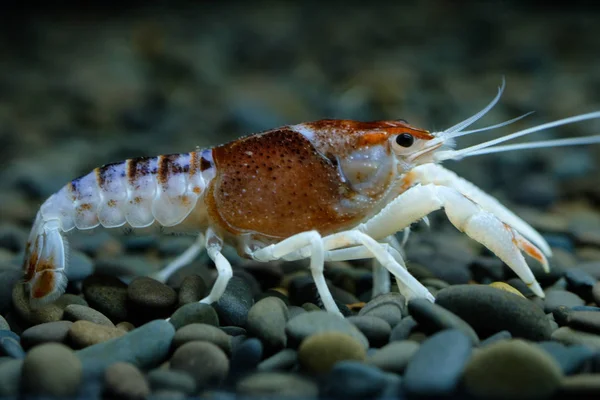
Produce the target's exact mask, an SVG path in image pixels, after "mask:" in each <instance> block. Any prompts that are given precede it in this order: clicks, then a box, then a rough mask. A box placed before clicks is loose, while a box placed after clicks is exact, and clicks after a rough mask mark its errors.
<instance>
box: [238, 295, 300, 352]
mask: <svg viewBox="0 0 600 400" xmlns="http://www.w3.org/2000/svg"><path fill="white" fill-rule="evenodd" d="M288 316H289V313H288V309H287V306H286V305H285V303H284V302H283V301H282V300H281V299H279V298H277V297H272V296H271V297H266V298H264V299H262V300H259V301H258V302H256V304H254V305H253V306H252V308H250V311H249V312H248V320H247V324H246V328H247V330H248V333H249V334H250V335H253V336H256V337H257V338H259V339H260V340H261V341H262V343H263V344H264V346H265V348H266V349H267V350H268V352H269V353H274V352H276V351H278V350H280V349H282V348H284V347H285V346H286V345H287V336H286V334H285V325H286V323H287V321H288Z"/></svg>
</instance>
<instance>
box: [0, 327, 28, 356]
mask: <svg viewBox="0 0 600 400" xmlns="http://www.w3.org/2000/svg"><path fill="white" fill-rule="evenodd" d="M0 356H2V357H3V356H7V357H11V358H18V359H21V358H23V357H25V351H24V350H23V348H22V347H21V343H20V339H19V335H17V334H16V333H14V332H13V331H7V330H4V331H0Z"/></svg>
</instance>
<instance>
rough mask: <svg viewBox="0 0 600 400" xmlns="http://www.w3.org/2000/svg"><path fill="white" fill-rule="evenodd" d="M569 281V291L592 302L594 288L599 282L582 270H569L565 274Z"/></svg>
mask: <svg viewBox="0 0 600 400" xmlns="http://www.w3.org/2000/svg"><path fill="white" fill-rule="evenodd" d="M565 279H566V280H567V289H568V290H569V291H571V292H573V293H575V294H577V295H579V296H580V297H582V298H583V299H584V300H586V301H592V288H593V287H594V285H595V284H596V282H598V279H596V278H594V277H593V276H592V275H590V274H589V273H588V272H586V271H585V270H583V269H580V268H569V269H567V272H565Z"/></svg>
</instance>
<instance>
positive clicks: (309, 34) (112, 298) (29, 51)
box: [0, 1, 600, 400]
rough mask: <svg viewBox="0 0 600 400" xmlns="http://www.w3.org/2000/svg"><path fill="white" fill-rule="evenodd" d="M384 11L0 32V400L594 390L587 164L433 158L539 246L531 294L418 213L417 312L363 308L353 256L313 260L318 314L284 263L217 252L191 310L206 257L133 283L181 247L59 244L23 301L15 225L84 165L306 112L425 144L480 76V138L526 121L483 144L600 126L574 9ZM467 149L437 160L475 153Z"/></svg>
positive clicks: (414, 257) (593, 178) (366, 285)
mask: <svg viewBox="0 0 600 400" xmlns="http://www.w3.org/2000/svg"><path fill="white" fill-rule="evenodd" d="M387 3H388V2H386V4H385V5H384V4H383V2H382V4H381V5H377V6H375V5H369V4H366V3H363V4H361V3H356V4H348V5H346V6H344V7H343V8H340V7H341V6H334V5H333V4H331V5H329V4H328V5H320V6H317V4H315V3H312V2H306V3H297V4H295V5H292V4H288V5H284V3H283V2H282V3H264V4H259V3H257V4H256V5H254V6H252V7H250V6H247V7H245V6H243V5H240V4H234V3H231V4H227V5H226V4H223V5H218V6H214V7H208V6H204V5H195V6H194V5H190V4H187V3H186V4H183V3H182V4H180V5H179V6H177V5H176V4H178V3H174V5H173V6H172V7H171V8H165V7H166V6H159V5H157V4H149V5H147V6H142V5H138V4H132V3H130V2H125V4H124V5H123V6H121V7H120V8H119V9H118V10H108V9H103V8H102V7H100V8H99V9H97V10H95V11H90V10H87V11H86V10H82V9H77V8H75V6H73V7H74V8H73V9H71V10H67V9H66V8H63V9H62V10H61V11H56V10H51V9H49V8H41V9H39V10H37V11H30V12H29V11H27V12H26V11H23V10H22V12H20V13H16V14H15V15H14V19H12V20H10V21H8V20H7V18H6V16H5V15H2V16H0V22H3V24H2V27H1V30H0V32H1V33H2V35H0V49H2V53H3V63H0V93H1V95H0V159H2V161H3V162H2V168H1V170H0V399H3V398H7V399H17V398H19V399H20V398H23V399H25V398H26V399H29V398H32V399H33V398H36V399H37V398H80V399H99V398H104V399H108V398H110V399H112V398H119V399H186V398H203V399H236V398H247V399H254V398H256V399H265V398H272V399H280V398H297V399H300V398H301V399H367V398H368V399H404V398H416V399H419V398H456V399H460V398H465V399H522V400H528V399H532V400H534V399H563V398H564V399H575V398H598V396H600V178H599V176H600V161H599V160H600V145H598V146H585V147H584V148H577V149H574V148H571V149H541V150H533V151H529V152H521V153H502V154H498V155H493V156H489V157H488V156H484V157H473V159H467V160H465V161H464V162H460V163H448V167H449V168H450V169H452V170H454V171H456V172H458V173H459V174H460V175H461V176H464V177H465V178H467V179H469V180H471V181H473V182H474V183H476V184H477V185H479V186H480V187H482V188H483V189H484V190H486V191H487V192H489V193H491V194H492V195H494V196H496V197H497V198H498V199H499V200H501V201H502V202H504V203H505V204H507V206H509V208H511V209H512V210H514V211H515V212H517V213H518V214H519V215H521V216H522V217H523V218H524V219H525V220H526V221H528V222H529V223H531V224H532V226H534V227H535V228H536V229H538V230H539V231H540V232H541V233H542V235H543V236H544V237H545V238H546V240H547V241H548V242H549V243H550V245H551V247H552V251H553V253H554V254H553V257H552V258H551V259H550V264H551V271H550V273H545V272H544V271H543V270H542V268H541V267H540V266H539V265H537V264H536V263H535V261H534V260H531V259H527V261H528V263H529V265H530V266H531V267H532V270H533V272H534V275H535V276H536V278H537V279H538V280H539V282H540V284H541V285H542V287H543V289H544V292H545V294H546V296H545V298H544V299H542V298H539V297H537V296H535V295H534V294H533V293H532V292H531V291H530V290H529V289H528V288H527V286H526V285H525V284H524V283H523V282H522V281H520V280H519V279H518V278H517V277H516V276H515V274H514V273H513V272H512V271H510V270H509V268H508V267H507V266H506V265H504V264H503V263H502V262H501V261H499V260H498V259H497V258H496V257H495V256H494V255H493V254H491V253H490V252H489V251H487V250H485V249H484V248H483V247H482V246H480V245H478V244H476V243H475V242H473V241H472V240H470V239H469V238H468V237H467V236H466V235H464V234H461V233H460V232H458V231H456V229H455V228H453V227H452V226H450V225H449V223H448V222H447V220H446V217H445V215H444V214H443V213H440V212H438V213H434V214H432V215H431V218H430V222H431V227H429V228H428V227H426V226H424V224H417V225H415V226H414V232H413V233H412V235H411V237H410V240H409V242H408V244H407V247H406V256H407V257H406V258H407V260H408V261H409V262H408V267H409V270H410V272H411V273H412V274H413V275H414V276H415V277H416V278H417V279H419V280H420V281H421V282H422V283H423V284H424V285H425V286H426V287H428V288H429V289H430V290H431V292H432V293H434V295H435V296H436V302H435V303H430V302H428V301H423V300H412V301H409V302H407V301H406V299H405V298H404V297H403V296H402V295H401V294H400V293H399V292H398V290H397V287H395V286H393V287H392V292H391V293H388V294H383V295H380V296H377V297H375V298H372V295H371V294H372V278H373V275H372V271H371V269H370V264H369V263H368V262H362V261H357V262H351V263H350V262H335V263H328V264H327V265H326V268H325V271H326V278H327V283H328V285H329V287H330V289H331V292H332V294H333V297H334V299H335V300H336V302H337V304H338V305H339V307H340V310H341V311H342V313H343V315H344V316H343V317H342V316H338V315H334V314H331V313H328V312H326V311H324V310H323V309H322V304H321V302H320V299H319V297H318V295H317V294H316V288H315V285H314V282H313V280H312V278H311V277H310V273H309V271H308V268H307V267H308V263H307V262H304V261H301V262H293V263H292V262H290V263H283V262H282V263H268V264H260V263H255V262H249V261H245V260H241V259H240V258H239V257H238V256H237V255H236V254H235V252H234V251H232V249H229V248H227V249H226V250H225V255H226V257H227V258H228V259H229V260H230V261H231V262H232V265H233V266H234V277H233V279H232V280H231V282H230V284H229V285H228V286H227V289H226V292H225V294H224V295H223V297H222V298H221V299H220V300H219V301H218V302H217V303H215V304H212V305H207V304H199V303H198V300H199V299H201V298H203V297H204V296H205V295H206V294H207V293H208V291H209V290H210V288H211V287H212V285H213V283H214V280H215V278H216V271H215V268H214V265H213V264H212V263H211V262H210V261H209V259H208V257H207V255H206V253H202V254H200V255H199V256H198V257H197V258H196V259H195V260H194V262H193V263H192V264H191V265H190V266H188V267H185V268H183V269H182V270H180V271H178V272H177V273H176V274H175V275H173V276H172V277H170V278H169V279H168V281H167V282H166V283H161V282H159V281H157V280H155V279H153V278H152V276H153V274H154V273H156V272H157V271H159V270H160V269H161V268H162V267H163V266H165V265H166V264H168V262H169V261H170V260H172V259H173V258H174V257H176V256H177V255H178V254H180V253H181V252H183V251H185V249H186V248H187V247H188V246H189V245H190V244H191V243H192V242H193V237H189V236H183V235H162V236H160V235H156V234H149V235H146V234H145V233H147V232H125V233H126V234H125V235H121V234H119V233H123V232H122V231H121V230H116V231H118V232H115V230H94V231H93V232H74V233H72V234H69V235H68V236H69V240H70V258H69V260H70V266H69V270H68V276H69V280H70V282H69V286H68V287H67V291H66V293H65V294H64V295H63V296H61V297H60V298H59V299H58V300H57V301H56V302H55V303H53V304H50V305H48V306H45V307H43V308H42V309H39V310H32V309H31V308H30V307H29V305H28V302H27V299H26V297H25V293H24V290H23V287H22V286H21V285H20V284H19V280H20V279H21V270H20V265H21V262H22V258H23V251H24V246H25V242H26V240H27V235H28V232H29V229H30V227H31V223H32V220H33V217H34V215H35V213H36V212H37V210H38V208H39V206H40V204H41V203H42V202H43V200H44V199H45V198H46V197H47V196H48V195H50V194H52V193H53V192H55V191H56V190H58V189H59V188H60V187H61V186H62V185H64V184H65V182H68V181H69V180H70V179H72V178H74V177H76V176H79V175H81V174H83V173H87V172H88V171H89V170H90V169H92V168H94V167H96V166H99V165H102V164H107V163H109V162H114V161H119V160H122V159H124V158H127V157H137V156H150V155H155V154H168V153H174V152H184V151H190V150H192V149H194V148H195V147H196V146H200V147H206V146H212V145H216V144H219V143H222V142H224V141H225V140H229V139H233V138H235V137H238V136H240V135H242V134H247V133H250V132H257V131H260V130H262V129H268V128H272V127H274V126H278V125H283V124H288V123H296V122H301V121H307V120H312V119H320V118H329V117H335V118H352V119H362V120H373V119H383V118H407V119H408V120H409V121H410V122H411V123H413V124H414V125H416V126H422V127H424V128H427V129H432V130H433V129H437V128H440V127H447V126H451V125H453V124H454V123H456V122H458V121H460V120H462V119H465V118H467V117H468V116H470V115H472V114H474V113H475V112H476V111H478V110H479V109H480V108H481V107H483V106H484V105H485V104H486V103H487V102H488V101H489V99H490V98H491V97H492V96H493V94H494V91H495V87H496V86H497V85H498V84H499V83H500V80H501V77H502V75H505V76H506V78H507V83H508V86H507V89H506V94H505V96H504V97H503V98H502V100H501V102H500V103H499V104H498V106H496V107H495V108H494V109H493V110H492V111H491V112H490V113H489V117H487V118H488V119H487V120H486V121H487V122H486V123H489V124H494V123H497V122H498V121H501V120H505V119H509V118H513V117H515V116H517V115H519V114H523V113H525V112H528V111H531V110H536V111H538V113H537V114H535V115H533V116H531V117H528V118H527V119H525V120H523V121H520V122H518V123H516V124H515V125H514V126H513V127H511V128H505V129H509V130H508V131H506V130H503V133H506V132H512V131H511V130H510V129H513V128H514V130H517V129H519V128H525V127H529V126H533V125H534V124H537V123H543V122H548V121H550V120H553V119H558V118H562V117H566V116H570V115H573V114H577V113H583V112H587V111H592V110H597V109H600V97H599V93H600V69H598V68H597V66H598V65H600V64H599V63H600V51H598V49H599V48H600V42H599V41H598V38H600V31H599V29H598V24H597V18H598V15H599V12H600V10H599V9H598V7H596V6H593V5H589V8H586V7H583V6H582V7H579V8H578V7H567V6H566V5H565V6H564V7H562V8H561V7H556V6H550V5H548V4H545V5H546V6H547V8H544V9H542V10H539V9H538V8H537V7H534V5H535V4H538V3H539V2H531V4H532V5H530V6H524V5H523V6H518V5H517V4H516V3H515V4H512V3H510V2H502V3H498V4H492V3H488V2H473V3H471V4H469V3H465V5H463V6H458V5H453V4H451V3H446V2H443V3H442V2H440V3H435V2H414V3H411V2H399V3H401V4H400V5H394V2H389V3H390V4H387ZM466 4H469V5H466ZM578 4H580V2H578V1H575V2H571V4H570V6H574V5H578ZM73 21H83V22H82V23H81V24H76V23H74V22H73ZM399 114H400V115H399ZM479 126H484V125H479ZM599 128H600V123H598V121H591V122H590V123H588V124H587V125H586V124H579V125H577V126H570V127H568V128H564V129H563V130H561V133H560V134H558V133H555V132H551V133H550V132H549V133H544V134H536V135H534V136H535V139H537V140H539V139H542V138H555V137H569V136H584V135H591V134H598V133H599V132H600V131H599V130H598V129H599ZM477 135H481V136H477ZM484 135H488V133H479V134H475V135H472V136H468V137H465V138H461V142H460V146H461V147H462V146H467V145H470V144H475V143H478V142H479V141H481V140H485V139H487V138H489V137H490V136H492V135H494V133H489V136H485V139H481V138H482V137H483V136H484ZM462 139H464V140H462ZM115 233H117V234H115ZM167 318H168V320H167Z"/></svg>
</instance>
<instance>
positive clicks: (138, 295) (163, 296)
mask: <svg viewBox="0 0 600 400" xmlns="http://www.w3.org/2000/svg"><path fill="white" fill-rule="evenodd" d="M127 298H128V299H129V308H130V310H131V315H132V317H133V318H134V319H135V321H136V322H141V323H144V322H148V321H151V320H153V319H159V318H168V317H169V316H170V315H171V313H172V312H173V310H174V307H175V304H176V303H177V293H176V292H175V290H173V289H172V288H170V287H169V286H167V285H165V284H164V283H161V282H159V281H157V280H156V279H152V278H149V277H147V276H140V277H138V278H135V279H134V280H133V281H131V283H130V284H129V287H128V288H127Z"/></svg>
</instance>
